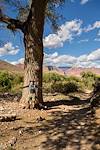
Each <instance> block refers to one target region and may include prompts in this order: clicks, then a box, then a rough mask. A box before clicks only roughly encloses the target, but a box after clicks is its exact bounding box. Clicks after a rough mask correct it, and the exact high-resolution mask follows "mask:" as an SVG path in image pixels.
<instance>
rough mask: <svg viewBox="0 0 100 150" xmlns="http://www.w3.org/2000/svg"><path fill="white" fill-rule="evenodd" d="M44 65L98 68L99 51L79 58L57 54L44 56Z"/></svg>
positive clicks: (99, 64) (99, 60) (99, 65)
mask: <svg viewBox="0 0 100 150" xmlns="http://www.w3.org/2000/svg"><path fill="white" fill-rule="evenodd" d="M54 56H55V57H54ZM44 65H47V66H48V65H53V66H72V67H85V68H89V67H98V68H100V49H97V50H94V51H92V52H91V53H90V54H84V55H81V56H79V57H74V56H71V55H58V53H57V52H56V53H53V54H49V55H47V54H45V57H44Z"/></svg>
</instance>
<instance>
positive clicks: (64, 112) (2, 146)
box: [0, 93, 100, 150]
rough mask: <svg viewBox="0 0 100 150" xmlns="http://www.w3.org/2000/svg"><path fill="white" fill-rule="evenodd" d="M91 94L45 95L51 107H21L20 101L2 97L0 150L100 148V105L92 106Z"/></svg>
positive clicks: (0, 108) (0, 107)
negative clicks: (93, 108) (9, 116)
mask: <svg viewBox="0 0 100 150" xmlns="http://www.w3.org/2000/svg"><path fill="white" fill-rule="evenodd" d="M88 98H89V94H84V93H83V94H78V93H75V94H70V95H69V96H64V95H56V96H45V97H44V101H45V104H46V105H47V106H48V108H49V109H48V110H30V109H21V107H20V105H19V102H16V101H15V102H14V101H13V102H11V101H8V102H7V101H0V115H2V114H16V115H17V118H16V120H15V121H8V122H0V150H100V109H99V108H96V111H95V115H92V114H91V111H90V108H89V100H88Z"/></svg>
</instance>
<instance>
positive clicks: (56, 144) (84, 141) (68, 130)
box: [36, 100, 100, 150]
mask: <svg viewBox="0 0 100 150" xmlns="http://www.w3.org/2000/svg"><path fill="white" fill-rule="evenodd" d="M87 102H88V101H87ZM87 102H86V100H85V101H84V100H79V101H78V100H77V102H76V101H74V100H71V101H65V100H63V101H62V100H61V101H60V100H59V101H57V102H48V103H47V105H49V106H51V107H53V106H59V105H61V104H64V105H82V104H86V103H87ZM50 115H51V116H52V119H51V120H46V121H43V122H40V125H39V126H37V127H36V128H37V129H38V130H39V131H41V135H42V134H45V136H46V138H45V139H46V140H44V141H43V142H42V143H41V147H42V149H43V150H99V148H100V126H99V125H98V124H96V121H95V117H93V116H92V115H91V112H90V108H89V107H88V106H87V105H85V107H84V108H83V107H79V109H76V110H69V111H68V112H66V111H65V112H64V111H61V110H57V111H56V110H55V111H52V112H51V113H50Z"/></svg>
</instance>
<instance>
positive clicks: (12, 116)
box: [0, 114, 17, 122]
mask: <svg viewBox="0 0 100 150" xmlns="http://www.w3.org/2000/svg"><path fill="white" fill-rule="evenodd" d="M16 117H17V116H16V114H2V115H0V122H5V121H14V120H16Z"/></svg>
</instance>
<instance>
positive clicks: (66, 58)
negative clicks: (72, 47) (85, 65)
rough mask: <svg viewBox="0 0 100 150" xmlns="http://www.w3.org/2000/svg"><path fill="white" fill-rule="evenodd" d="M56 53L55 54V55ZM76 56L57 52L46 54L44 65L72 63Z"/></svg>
mask: <svg viewBox="0 0 100 150" xmlns="http://www.w3.org/2000/svg"><path fill="white" fill-rule="evenodd" d="M55 54H56V55H55ZM73 62H76V58H75V57H74V56H70V55H58V53H57V52H56V53H53V54H46V55H45V57H44V65H46V66H49V65H53V66H62V65H66V64H73Z"/></svg>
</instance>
